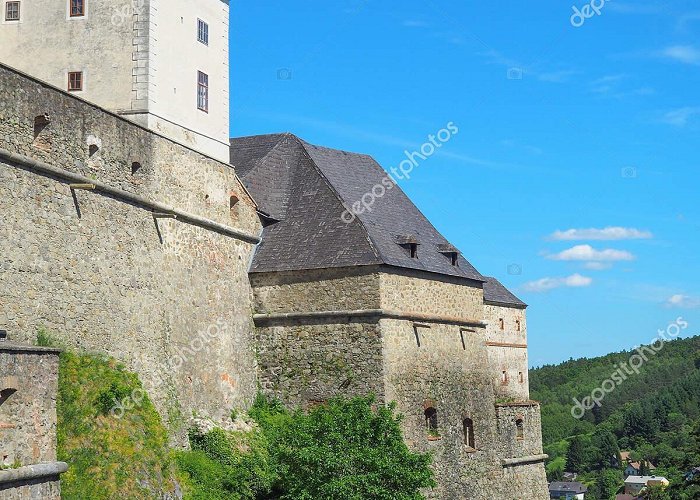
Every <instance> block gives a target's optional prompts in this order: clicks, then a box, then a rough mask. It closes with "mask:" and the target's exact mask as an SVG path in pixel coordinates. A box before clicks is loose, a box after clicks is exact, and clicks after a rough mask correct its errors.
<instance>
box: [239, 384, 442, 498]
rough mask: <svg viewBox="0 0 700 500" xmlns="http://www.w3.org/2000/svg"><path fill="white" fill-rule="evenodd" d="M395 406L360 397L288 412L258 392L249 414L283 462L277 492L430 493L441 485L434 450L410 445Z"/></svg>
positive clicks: (349, 494)
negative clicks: (420, 450) (427, 490)
mask: <svg viewBox="0 0 700 500" xmlns="http://www.w3.org/2000/svg"><path fill="white" fill-rule="evenodd" d="M375 406H376V408H375ZM394 411H395V405H394V404H391V405H388V406H384V405H380V404H375V400H374V398H373V397H365V398H360V397H358V398H353V399H331V400H329V401H327V402H326V403H325V404H323V405H320V406H317V407H316V408H314V409H312V410H311V411H310V412H309V413H303V412H301V411H296V412H294V413H291V414H289V413H287V412H286V410H284V409H283V408H282V407H281V406H280V405H273V406H271V405H270V403H269V402H267V401H266V400H264V398H262V397H259V398H258V400H257V401H256V403H255V405H254V407H253V409H252V410H251V411H250V415H251V416H252V417H253V418H254V419H255V420H256V421H257V422H258V424H259V425H260V426H261V427H262V429H263V433H264V434H265V436H266V438H267V440H268V442H269V443H270V455H271V457H272V459H273V461H274V462H276V468H277V481H276V485H275V493H276V494H278V495H279V496H275V498H280V497H281V498H334V499H341V500H342V499H355V498H375V499H386V500H390V499H400V500H414V499H420V498H423V497H422V495H421V494H420V492H419V490H420V489H421V488H428V487H433V486H435V481H434V479H433V472H432V470H431V468H430V462H431V458H430V455H428V454H420V453H412V452H411V451H410V450H409V449H408V447H407V446H406V444H405V443H404V442H403V436H402V433H401V429H400V426H399V424H400V421H401V417H400V416H397V415H395V414H394Z"/></svg>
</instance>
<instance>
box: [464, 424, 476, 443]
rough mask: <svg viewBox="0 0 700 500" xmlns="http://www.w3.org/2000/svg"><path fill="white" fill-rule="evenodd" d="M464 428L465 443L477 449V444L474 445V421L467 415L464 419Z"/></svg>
mask: <svg viewBox="0 0 700 500" xmlns="http://www.w3.org/2000/svg"><path fill="white" fill-rule="evenodd" d="M462 428H463V430H464V444H465V445H467V446H468V447H469V448H472V449H476V446H475V445H474V421H473V420H472V419H471V418H469V417H466V418H465V419H464V420H463V421H462Z"/></svg>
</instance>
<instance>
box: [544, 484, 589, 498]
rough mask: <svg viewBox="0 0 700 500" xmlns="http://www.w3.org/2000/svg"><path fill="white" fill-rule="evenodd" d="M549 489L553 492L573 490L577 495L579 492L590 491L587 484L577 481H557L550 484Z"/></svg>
mask: <svg viewBox="0 0 700 500" xmlns="http://www.w3.org/2000/svg"><path fill="white" fill-rule="evenodd" d="M549 491H551V492H565V491H566V492H571V493H574V494H576V495H578V494H579V493H586V491H588V488H586V486H585V485H583V484H581V483H579V482H576V481H571V482H561V481H555V482H553V483H551V484H550V485H549Z"/></svg>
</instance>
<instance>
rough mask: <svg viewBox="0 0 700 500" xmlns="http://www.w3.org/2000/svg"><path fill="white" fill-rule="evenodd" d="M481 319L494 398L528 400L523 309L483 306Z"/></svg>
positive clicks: (525, 332) (525, 328)
mask: <svg viewBox="0 0 700 500" xmlns="http://www.w3.org/2000/svg"><path fill="white" fill-rule="evenodd" d="M484 318H485V321H486V324H487V326H486V339H487V342H488V343H489V347H488V351H489V366H491V369H492V380H493V387H494V391H495V392H496V395H497V399H499V400H502V401H506V400H515V401H525V400H528V399H529V397H530V396H529V395H530V385H529V379H528V361H527V318H526V314H525V309H522V308H516V307H504V306H499V305H493V304H485V305H484ZM501 320H503V329H501ZM518 322H519V323H520V327H519V329H518ZM503 372H505V377H504V374H503Z"/></svg>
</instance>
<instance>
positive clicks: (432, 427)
mask: <svg viewBox="0 0 700 500" xmlns="http://www.w3.org/2000/svg"><path fill="white" fill-rule="evenodd" d="M424 414H425V428H426V430H427V431H428V438H439V437H440V433H439V432H438V418H437V410H436V409H435V408H434V407H432V406H429V407H428V408H426V409H425V412H424Z"/></svg>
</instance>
